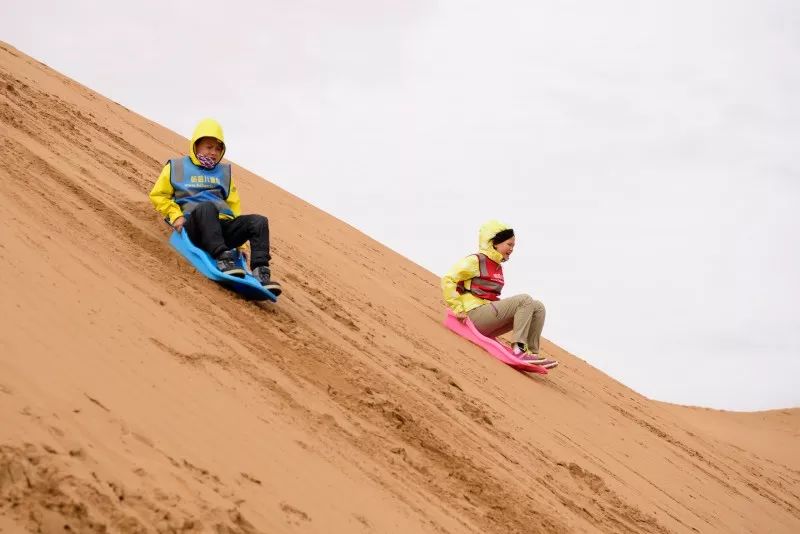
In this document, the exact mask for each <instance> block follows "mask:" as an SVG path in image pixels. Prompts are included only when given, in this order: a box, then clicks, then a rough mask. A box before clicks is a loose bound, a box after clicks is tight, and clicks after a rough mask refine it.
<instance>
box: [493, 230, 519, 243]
mask: <svg viewBox="0 0 800 534" xmlns="http://www.w3.org/2000/svg"><path fill="white" fill-rule="evenodd" d="M512 237H514V230H513V229H512V228H506V229H505V230H501V231H499V232H497V234H495V236H494V237H493V238H492V245H497V244H498V243H502V242H503V241H505V240H507V239H511V238H512Z"/></svg>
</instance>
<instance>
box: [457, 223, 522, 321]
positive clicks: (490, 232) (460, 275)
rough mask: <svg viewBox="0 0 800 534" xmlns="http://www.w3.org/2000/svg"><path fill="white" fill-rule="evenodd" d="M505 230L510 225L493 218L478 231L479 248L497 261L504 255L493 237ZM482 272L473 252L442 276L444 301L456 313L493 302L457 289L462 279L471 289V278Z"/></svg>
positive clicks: (465, 285) (501, 259) (466, 286)
mask: <svg viewBox="0 0 800 534" xmlns="http://www.w3.org/2000/svg"><path fill="white" fill-rule="evenodd" d="M503 230H508V226H506V225H505V224H503V223H501V222H500V221H495V220H492V221H487V222H485V223H483V225H482V226H481V229H480V231H479V232H478V250H479V251H480V252H482V253H483V254H486V256H488V257H489V259H491V260H493V261H496V262H497V263H500V262H502V261H503V255H502V254H500V253H499V252H497V251H496V250H495V249H494V247H493V246H492V238H493V237H494V236H496V235H497V234H498V233H500V232H502V231H503ZM480 274H481V271H480V266H479V265H478V257H477V256H475V255H474V254H472V255H470V256H467V257H466V258H464V259H462V260H461V261H459V262H458V263H456V264H455V265H454V266H453V267H452V268H451V269H450V271H448V273H447V274H445V275H444V276H443V277H442V282H441V286H442V295H443V296H444V301H445V302H446V303H447V305H448V306H449V307H450V309H451V310H453V312H454V313H466V312H468V311H470V310H474V309H475V308H477V307H478V306H483V305H484V304H486V303H488V302H491V301H489V300H486V299H482V298H480V297H476V296H475V295H473V294H472V293H463V294H459V293H458V291H457V290H456V287H457V286H458V283H459V282H461V281H463V282H464V287H465V288H467V289H469V287H470V280H472V279H473V278H475V277H476V276H480Z"/></svg>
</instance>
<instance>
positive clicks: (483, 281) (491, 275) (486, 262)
mask: <svg viewBox="0 0 800 534" xmlns="http://www.w3.org/2000/svg"><path fill="white" fill-rule="evenodd" d="M475 256H477V257H478V267H479V268H480V271H481V274H480V275H479V276H476V277H475V278H472V279H471V280H470V285H469V289H467V288H466V287H464V281H461V282H459V283H458V284H457V285H456V291H458V293H459V294H463V293H472V294H473V295H475V296H476V297H478V298H482V299H486V300H498V299H499V298H500V292H501V291H502V290H503V282H504V280H503V267H502V266H501V265H500V264H499V263H497V262H496V261H494V260H492V259H490V258H489V257H488V256H487V255H486V254H483V253H480V254H475Z"/></svg>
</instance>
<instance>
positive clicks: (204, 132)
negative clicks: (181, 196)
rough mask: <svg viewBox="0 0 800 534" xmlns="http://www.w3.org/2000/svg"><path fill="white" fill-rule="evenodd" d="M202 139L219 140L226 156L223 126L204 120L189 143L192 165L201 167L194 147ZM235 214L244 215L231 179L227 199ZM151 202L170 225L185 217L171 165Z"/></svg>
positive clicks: (152, 195) (160, 181)
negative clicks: (173, 183)
mask: <svg viewBox="0 0 800 534" xmlns="http://www.w3.org/2000/svg"><path fill="white" fill-rule="evenodd" d="M201 137H213V138H215V139H219V140H220V142H221V143H222V147H223V148H222V154H223V155H225V137H224V136H223V134H222V126H221V125H220V124H219V123H218V122H217V121H215V120H214V119H203V120H202V121H200V123H199V124H198V125H197V128H195V129H194V133H193V134H192V139H191V140H190V141H189V157H190V158H191V159H192V163H194V164H195V165H197V166H200V160H198V159H197V154H195V153H194V145H195V143H196V142H197V140H198V139H200V138H201ZM225 201H226V202H227V203H228V206H230V208H231V211H232V212H233V215H234V217H238V216H239V215H241V213H242V207H241V200H240V199H239V191H238V190H237V189H236V185H235V184H234V183H233V177H231V187H230V191H229V192H228V198H226V199H225ZM150 202H152V203H153V206H155V208H156V210H158V212H159V213H161V214H162V215H163V216H164V217H166V218H167V219H169V222H170V224H172V223H174V222H175V219H177V218H179V217H183V211H182V210H181V207H180V206H179V205H178V204H177V203H176V202H175V189H173V187H172V182H171V181H170V165H169V163H167V164H166V165H164V168H163V169H161V174H160V175H159V176H158V180H156V183H155V185H154V186H153V189H152V190H151V191H150ZM219 218H220V219H230V218H231V217H230V216H228V215H225V214H222V213H220V214H219Z"/></svg>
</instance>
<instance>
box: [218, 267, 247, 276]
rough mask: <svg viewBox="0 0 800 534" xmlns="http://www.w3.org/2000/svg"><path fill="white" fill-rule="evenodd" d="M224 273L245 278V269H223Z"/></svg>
mask: <svg viewBox="0 0 800 534" xmlns="http://www.w3.org/2000/svg"><path fill="white" fill-rule="evenodd" d="M222 274H227V275H228V276H236V277H237V278H244V269H231V270H230V271H222Z"/></svg>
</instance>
